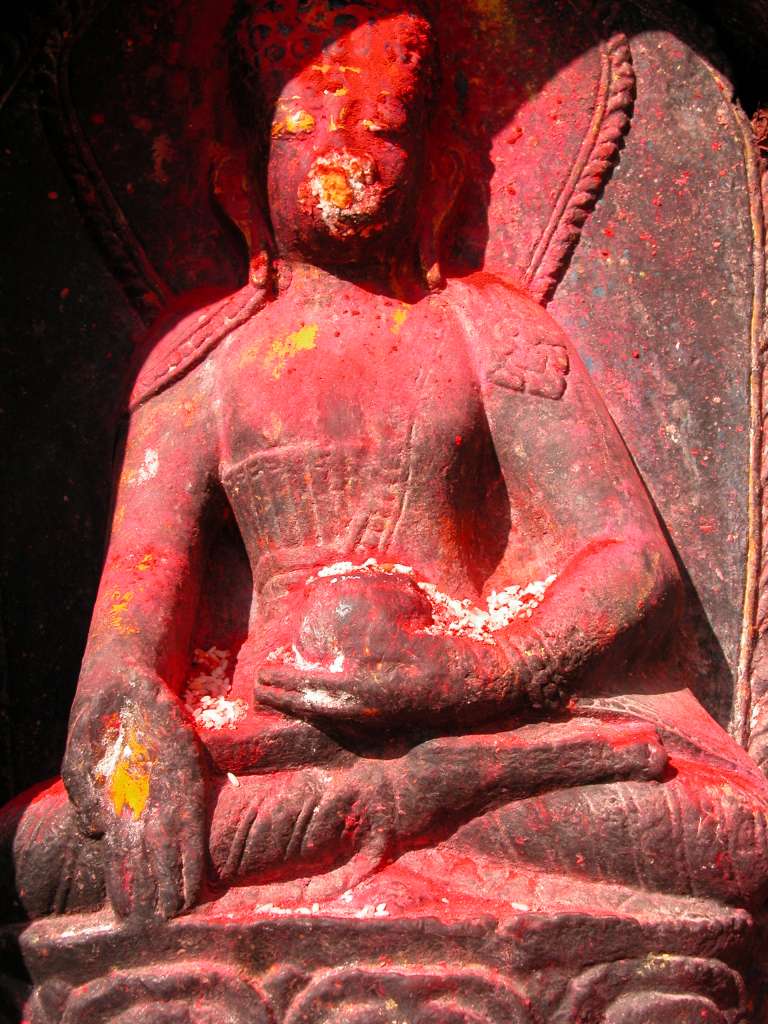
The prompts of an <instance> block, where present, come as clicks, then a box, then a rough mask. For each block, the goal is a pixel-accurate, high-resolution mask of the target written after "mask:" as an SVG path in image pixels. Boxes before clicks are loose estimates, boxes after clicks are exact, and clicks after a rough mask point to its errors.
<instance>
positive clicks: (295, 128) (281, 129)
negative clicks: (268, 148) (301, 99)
mask: <svg viewBox="0 0 768 1024" xmlns="http://www.w3.org/2000/svg"><path fill="white" fill-rule="evenodd" d="M314 127H315V119H314V117H313V116H312V115H311V114H310V113H309V111H307V110H298V109H295V110H280V111H279V113H278V117H277V118H276V119H275V120H274V121H273V122H272V138H273V139H277V138H280V137H281V136H283V135H306V134H308V133H309V132H311V131H312V129H313V128H314Z"/></svg>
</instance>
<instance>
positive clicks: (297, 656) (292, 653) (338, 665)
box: [266, 644, 344, 675]
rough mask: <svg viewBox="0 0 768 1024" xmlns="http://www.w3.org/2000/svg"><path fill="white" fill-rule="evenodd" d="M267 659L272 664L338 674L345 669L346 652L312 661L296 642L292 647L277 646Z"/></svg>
mask: <svg viewBox="0 0 768 1024" xmlns="http://www.w3.org/2000/svg"><path fill="white" fill-rule="evenodd" d="M266 660H267V661H268V662H269V663H271V664H275V663H279V664H281V665H289V666H290V667H291V668H298V669H301V670H302V671H303V672H332V673H333V674H334V675H336V674H339V673H341V672H343V671H344V654H343V653H342V652H341V651H336V652H334V654H333V657H332V658H329V659H328V660H327V661H311V660H310V659H309V658H305V657H304V655H303V654H302V653H301V651H300V650H299V649H298V647H297V646H296V644H291V646H290V647H286V646H285V645H283V646H281V647H276V648H275V650H274V651H270V652H269V654H268V655H267V657H266Z"/></svg>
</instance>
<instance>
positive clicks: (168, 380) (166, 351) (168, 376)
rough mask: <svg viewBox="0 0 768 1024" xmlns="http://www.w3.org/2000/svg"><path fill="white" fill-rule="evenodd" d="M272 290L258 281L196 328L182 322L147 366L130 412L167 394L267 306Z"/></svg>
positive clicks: (204, 316)
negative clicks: (159, 394)
mask: <svg viewBox="0 0 768 1024" xmlns="http://www.w3.org/2000/svg"><path fill="white" fill-rule="evenodd" d="M268 294H269V291H268V288H267V286H266V285H265V283H264V282H263V281H261V280H259V279H256V280H255V281H254V280H253V279H251V280H249V282H248V284H247V285H245V287H243V288H241V289H240V290H239V291H236V292H234V293H233V294H232V295H228V296H227V297H226V298H225V299H221V300H220V301H219V302H218V303H215V304H214V305H213V306H210V307H209V308H208V309H207V310H206V311H205V312H204V313H201V314H200V319H199V321H198V323H197V325H196V326H195V327H193V328H192V329H191V330H190V328H189V321H188V319H184V320H182V321H181V322H180V323H179V324H178V325H177V326H176V327H175V328H172V329H171V330H170V331H169V332H168V333H167V334H166V335H165V336H164V337H163V338H162V340H161V341H160V343H159V345H158V347H157V348H156V349H155V350H154V351H153V352H152V354H151V357H150V358H149V359H148V360H147V362H146V363H145V364H144V366H143V367H142V369H141V370H140V372H139V375H138V377H137V378H136V383H135V384H134V387H133V392H132V394H131V400H130V403H129V411H130V412H133V411H134V409H137V408H138V407H139V406H140V405H141V404H142V403H143V402H146V401H147V399H149V398H152V396H153V395H157V394H158V393H159V392H160V391H164V390H165V388H167V387H169V386H170V385H171V384H173V383H174V381H177V380H178V379H179V378H180V377H183V376H184V374H185V373H187V372H188V371H189V370H191V369H192V368H193V367H195V366H197V364H198V363H201V362H202V361H203V359H205V357H206V356H207V355H208V353H209V352H212V351H213V349H214V348H216V346H217V345H218V344H219V342H221V341H223V340H224V338H226V336H227V335H228V334H230V333H231V332H232V331H234V330H236V329H237V328H238V327H240V326H242V324H244V323H246V321H248V320H249V319H250V318H251V317H252V316H253V315H254V314H255V313H258V311H259V310H260V309H261V308H262V307H263V306H264V305H265V303H266V301H267V297H268Z"/></svg>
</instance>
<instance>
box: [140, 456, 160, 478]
mask: <svg viewBox="0 0 768 1024" xmlns="http://www.w3.org/2000/svg"><path fill="white" fill-rule="evenodd" d="M159 468H160V456H159V455H158V454H157V452H156V451H155V449H154V448H147V450H146V451H145V452H144V461H143V462H142V464H141V466H140V467H139V471H138V473H137V474H136V479H137V480H138V482H139V483H140V484H145V483H146V482H147V480H152V478H153V477H156V476H157V471H158V469H159Z"/></svg>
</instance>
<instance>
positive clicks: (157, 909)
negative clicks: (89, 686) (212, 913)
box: [62, 672, 206, 917]
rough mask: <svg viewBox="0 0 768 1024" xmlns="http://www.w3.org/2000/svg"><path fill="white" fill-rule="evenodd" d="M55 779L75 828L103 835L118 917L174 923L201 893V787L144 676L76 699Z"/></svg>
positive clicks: (173, 703)
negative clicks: (71, 812)
mask: <svg viewBox="0 0 768 1024" xmlns="http://www.w3.org/2000/svg"><path fill="white" fill-rule="evenodd" d="M62 777H63V780H64V784H65V786H66V787H67V791H68V793H69V796H70V799H71V801H72V803H73V804H74V806H75V809H76V811H77V814H78V818H79V820H80V823H81V826H82V828H83V831H84V832H86V833H87V834H89V835H91V836H102V837H103V847H104V870H105V882H106V889H107V895H108V897H109V899H110V901H111V903H112V906H113V908H114V910H115V912H116V913H117V914H119V915H120V916H121V917H126V916H129V915H130V916H134V915H135V916H143V917H148V916H159V917H173V916H175V915H176V914H178V913H180V912H181V911H183V910H187V909H189V908H190V907H191V906H193V905H194V904H195V903H196V902H197V900H198V898H199V895H200V890H201V887H202V881H203V874H204V865H205V821H206V815H205V787H204V773H203V768H202V763H201V758H200V746H199V742H198V740H197V736H196V734H195V731H194V729H193V727H192V726H191V724H190V722H189V720H188V718H187V715H186V712H185V711H184V709H183V707H182V706H181V704H180V702H179V701H178V700H177V699H176V698H175V697H174V696H173V694H172V693H170V692H169V691H168V689H167V688H166V686H165V685H164V684H163V683H162V682H161V681H160V680H159V679H153V678H151V677H149V676H147V675H146V674H143V673H131V672H128V673H126V674H125V677H124V678H122V679H120V680H119V681H118V682H115V683H114V684H113V685H108V686H106V687H103V688H101V689H98V690H96V689H93V690H90V691H86V692H85V693H80V694H78V696H77V698H76V700H75V705H74V707H73V710H72V716H71V718H70V728H69V736H68V739H67V749H66V753H65V756H64V763H63V766H62Z"/></svg>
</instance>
